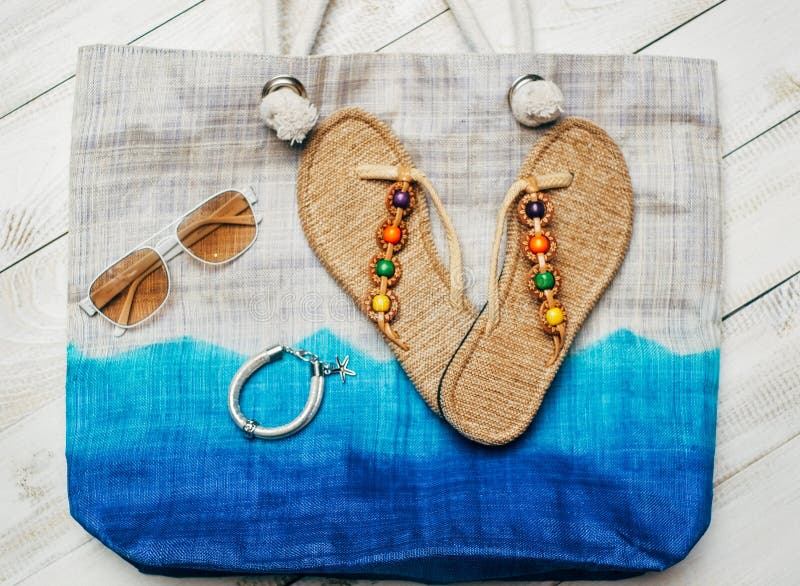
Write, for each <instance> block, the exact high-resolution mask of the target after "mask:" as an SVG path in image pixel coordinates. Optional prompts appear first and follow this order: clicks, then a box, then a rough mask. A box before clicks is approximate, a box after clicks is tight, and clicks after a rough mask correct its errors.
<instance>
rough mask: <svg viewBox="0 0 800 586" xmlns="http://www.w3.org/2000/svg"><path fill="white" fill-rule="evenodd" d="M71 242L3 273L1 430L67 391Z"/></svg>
mask: <svg viewBox="0 0 800 586" xmlns="http://www.w3.org/2000/svg"><path fill="white" fill-rule="evenodd" d="M66 240H67V239H66V238H62V239H60V240H58V241H57V242H55V243H53V244H52V245H50V246H48V247H47V248H45V249H44V250H43V251H42V252H41V254H36V255H34V256H32V257H31V258H29V259H26V260H25V261H24V262H21V263H20V264H18V265H16V266H14V267H12V268H11V269H9V270H8V271H6V272H5V273H3V274H2V276H0V364H1V365H2V371H3V385H2V386H0V430H2V429H5V428H7V427H8V426H9V425H11V424H12V423H14V422H15V421H18V420H19V419H21V418H23V417H25V416H27V415H29V414H31V413H33V412H35V411H36V410H37V409H39V408H40V407H42V406H43V405H45V404H47V403H50V402H52V401H53V399H55V398H57V397H59V396H61V395H62V394H63V393H64V374H65V366H66V348H67V341H66V327H67V319H66V317H67V316H66V312H65V309H66V303H67V271H66V254H67V242H66ZM48 433H50V432H48Z"/></svg>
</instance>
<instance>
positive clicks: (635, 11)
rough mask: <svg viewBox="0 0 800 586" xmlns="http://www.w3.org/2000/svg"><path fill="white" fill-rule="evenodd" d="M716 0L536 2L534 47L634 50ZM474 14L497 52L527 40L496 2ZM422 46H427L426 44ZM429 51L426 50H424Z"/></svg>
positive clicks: (581, 50)
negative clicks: (519, 39) (515, 32)
mask: <svg viewBox="0 0 800 586" xmlns="http://www.w3.org/2000/svg"><path fill="white" fill-rule="evenodd" d="M717 1H718V0H680V1H677V2H676V1H675V0H650V1H648V2H641V1H640V0H592V1H591V2H586V1H584V2H564V1H563V0H537V1H536V2H534V3H531V4H533V5H534V12H533V15H532V21H533V31H532V33H531V34H532V35H533V45H534V47H535V50H536V51H537V52H541V53H561V52H570V53H585V54H601V53H604V54H611V53H632V52H634V51H636V50H637V49H639V48H641V47H642V46H643V45H645V44H647V43H649V42H651V41H652V40H653V39H656V38H658V37H660V36H662V35H663V34H665V33H667V32H668V31H670V30H672V29H674V28H675V27H677V26H679V25H681V24H683V23H684V22H686V21H687V20H689V19H691V18H693V17H695V16H696V15H698V14H700V13H701V12H703V11H704V10H707V9H708V8H709V7H711V6H713V5H714V4H715V3H716V2H717ZM473 4H475V6H474V12H475V16H476V18H477V19H478V20H479V22H480V23H481V25H482V28H483V30H484V31H485V33H486V36H487V38H488V40H489V43H490V44H491V46H492V47H493V48H494V50H495V52H496V53H514V52H517V51H519V50H521V49H520V48H521V47H526V46H530V44H529V43H525V42H522V43H516V42H515V41H516V39H515V38H514V35H513V33H512V34H509V32H508V31H513V30H514V28H515V27H514V24H513V23H512V22H511V14H509V11H506V10H498V7H497V4H496V3H494V2H485V3H482V4H478V3H473ZM423 46H424V45H423ZM426 50H427V49H426Z"/></svg>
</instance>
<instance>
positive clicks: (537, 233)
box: [439, 118, 633, 445]
mask: <svg viewBox="0 0 800 586" xmlns="http://www.w3.org/2000/svg"><path fill="white" fill-rule="evenodd" d="M632 226H633V191H632V188H631V181H630V177H629V175H628V169H627V166H626V164H625V161H624V159H623V157H622V153H621V152H620V150H619V148H618V147H617V145H616V144H614V142H613V141H612V140H611V138H610V137H609V136H608V134H606V132H605V131H603V130H602V129H601V128H599V127H598V126H596V125H595V124H593V123H591V122H588V121H586V120H581V119H575V118H567V119H564V120H562V121H561V122H559V123H558V124H556V125H555V126H554V128H553V129H552V130H551V131H550V132H548V133H547V134H546V135H545V136H544V137H542V139H541V140H540V141H539V142H538V143H537V144H536V145H535V146H534V147H533V149H532V150H531V152H530V154H529V155H528V157H527V159H526V160H525V162H524V163H523V165H522V170H521V172H520V175H519V180H517V181H516V182H514V184H513V185H512V186H511V188H510V189H509V191H508V193H507V194H506V198H505V200H504V202H503V204H502V205H501V208H500V210H499V212H498V224H497V230H496V232H495V241H494V250H493V257H492V258H493V260H492V267H491V269H490V277H489V278H490V282H489V299H488V301H487V304H486V306H485V307H484V308H483V310H482V311H481V314H480V316H479V317H478V319H477V320H476V322H475V324H474V326H473V327H472V328H471V330H470V331H469V333H468V334H467V335H466V336H465V338H464V340H463V342H462V343H461V345H460V347H459V348H458V350H457V351H456V352H455V353H454V356H453V358H452V360H451V361H450V364H449V365H448V366H447V368H446V370H445V373H444V375H443V376H442V380H441V382H440V385H439V405H440V408H441V411H442V414H443V415H444V417H445V418H446V419H447V420H448V421H449V422H450V423H451V424H452V425H453V427H455V428H456V429H457V430H458V431H459V432H460V433H462V434H463V435H465V436H466V437H468V438H470V439H472V440H474V441H477V442H480V443H483V444H489V445H501V444H505V443H508V442H510V441H512V440H514V439H515V438H517V437H518V436H519V435H520V434H522V433H523V432H524V431H525V430H526V429H527V427H528V426H529V425H530V423H531V421H532V419H533V417H534V415H535V414H536V412H537V410H538V409H539V405H540V404H541V402H542V399H543V398H544V395H545V392H546V391H547V389H548V387H549V386H550V383H551V381H552V380H553V377H554V376H555V375H556V372H557V371H558V369H559V366H560V365H561V362H562V360H563V359H564V356H565V354H566V351H567V350H568V349H569V347H570V344H571V343H572V341H573V339H574V338H575V334H576V333H577V332H578V329H579V328H580V327H581V324H582V323H583V321H584V320H585V319H586V317H587V316H588V314H589V312H590V311H591V309H592V307H593V306H594V305H595V303H596V302H597V300H598V299H599V298H600V295H601V294H602V293H603V291H604V290H605V288H606V287H607V286H608V284H609V283H610V282H611V280H612V279H613V277H614V275H615V274H616V272H617V269H618V268H619V266H620V264H621V263H622V260H623V258H624V257H625V254H626V252H627V250H628V243H629V241H630V236H631V229H632ZM504 231H505V232H506V234H507V240H506V251H505V260H504V264H503V268H502V273H501V276H500V279H499V282H498V280H497V264H498V261H497V257H498V256H499V251H500V248H501V242H502V236H503V232H504ZM537 276H538V280H537Z"/></svg>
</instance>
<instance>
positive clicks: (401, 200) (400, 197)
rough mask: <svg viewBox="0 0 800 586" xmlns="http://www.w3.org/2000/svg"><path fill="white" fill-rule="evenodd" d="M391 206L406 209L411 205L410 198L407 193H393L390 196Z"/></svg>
mask: <svg viewBox="0 0 800 586" xmlns="http://www.w3.org/2000/svg"><path fill="white" fill-rule="evenodd" d="M392 205H393V206H394V207H396V208H403V209H406V208H407V207H408V206H409V205H411V196H410V195H409V194H408V192H407V191H395V192H394V195H393V196H392Z"/></svg>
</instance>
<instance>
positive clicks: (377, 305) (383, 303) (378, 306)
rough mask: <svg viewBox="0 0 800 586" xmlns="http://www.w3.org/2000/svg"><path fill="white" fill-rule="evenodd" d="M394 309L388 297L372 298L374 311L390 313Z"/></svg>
mask: <svg viewBox="0 0 800 586" xmlns="http://www.w3.org/2000/svg"><path fill="white" fill-rule="evenodd" d="M391 307H392V301H391V300H390V299H389V297H388V296H387V295H383V294H378V295H375V297H373V298H372V311H378V312H380V311H384V312H385V311H389V309H390V308H391Z"/></svg>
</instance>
